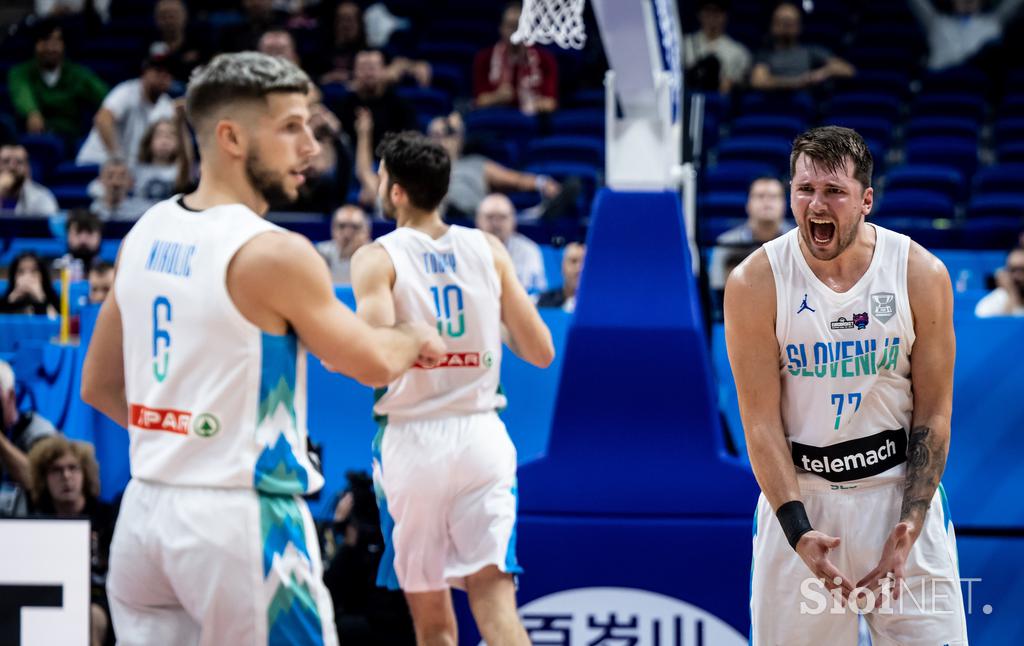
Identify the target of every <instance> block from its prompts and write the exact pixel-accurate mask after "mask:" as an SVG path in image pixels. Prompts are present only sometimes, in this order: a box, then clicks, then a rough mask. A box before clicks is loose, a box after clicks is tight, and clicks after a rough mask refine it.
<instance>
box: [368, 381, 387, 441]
mask: <svg viewBox="0 0 1024 646" xmlns="http://www.w3.org/2000/svg"><path fill="white" fill-rule="evenodd" d="M387 393H388V387H387V386H384V387H382V388H374V389H373V408H372V409H371V411H373V421H375V422H377V425H378V426H380V429H381V430H382V431H383V430H384V427H385V426H387V424H388V416H387V415H381V414H379V413H378V412H377V402H379V401H380V398H381V397H383V396H384V395H386V394H387Z"/></svg>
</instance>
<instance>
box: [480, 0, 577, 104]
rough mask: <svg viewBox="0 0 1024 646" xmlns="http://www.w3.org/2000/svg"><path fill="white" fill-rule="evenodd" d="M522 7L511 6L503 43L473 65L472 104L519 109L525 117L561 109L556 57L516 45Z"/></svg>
mask: <svg viewBox="0 0 1024 646" xmlns="http://www.w3.org/2000/svg"><path fill="white" fill-rule="evenodd" d="M522 11H523V7H522V4H520V3H519V2H511V3H509V4H508V6H507V7H505V13H504V14H503V16H502V19H501V28H500V30H499V31H500V33H501V40H499V41H498V42H497V43H495V44H494V45H493V46H492V47H489V48H487V49H485V50H483V51H480V52H478V53H477V55H476V60H474V61H473V102H474V104H475V105H476V107H478V108H488V107H492V106H510V107H518V108H519V109H520V110H521V111H522V112H523V114H535V113H537V112H552V111H554V110H556V109H557V108H558V65H557V63H556V62H555V57H554V56H553V55H552V54H551V53H550V52H548V51H547V50H545V49H542V48H540V47H535V46H526V45H515V44H513V43H512V33H513V32H514V31H515V30H516V27H518V25H519V14H521V13H522Z"/></svg>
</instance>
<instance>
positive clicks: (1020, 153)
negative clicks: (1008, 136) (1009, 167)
mask: <svg viewBox="0 0 1024 646" xmlns="http://www.w3.org/2000/svg"><path fill="white" fill-rule="evenodd" d="M996 155H997V156H998V157H999V161H1000V162H1002V163H1011V164H1020V163H1024V141H1019V140H1017V141H1013V140H1011V141H1000V142H998V143H996Z"/></svg>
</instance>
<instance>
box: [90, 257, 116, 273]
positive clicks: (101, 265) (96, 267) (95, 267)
mask: <svg viewBox="0 0 1024 646" xmlns="http://www.w3.org/2000/svg"><path fill="white" fill-rule="evenodd" d="M108 271H114V264H113V263H111V262H107V261H106V260H102V259H97V260H94V261H93V263H92V264H91V265H89V272H88V273H90V274H105V273H107V272H108Z"/></svg>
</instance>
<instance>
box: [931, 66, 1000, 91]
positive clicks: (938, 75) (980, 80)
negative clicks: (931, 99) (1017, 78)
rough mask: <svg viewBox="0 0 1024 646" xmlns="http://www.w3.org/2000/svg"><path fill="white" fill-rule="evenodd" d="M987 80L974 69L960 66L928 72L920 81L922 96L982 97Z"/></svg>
mask: <svg viewBox="0 0 1024 646" xmlns="http://www.w3.org/2000/svg"><path fill="white" fill-rule="evenodd" d="M987 88H988V79H987V78H986V76H985V75H984V74H982V73H981V71H979V70H978V69H976V68H974V67H968V66H966V65H961V66H959V67H953V68H949V69H944V70H941V71H937V72H929V73H927V74H926V75H925V76H924V78H922V79H921V93H922V94H972V95H975V96H983V95H984V94H985V91H986V90H987Z"/></svg>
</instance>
